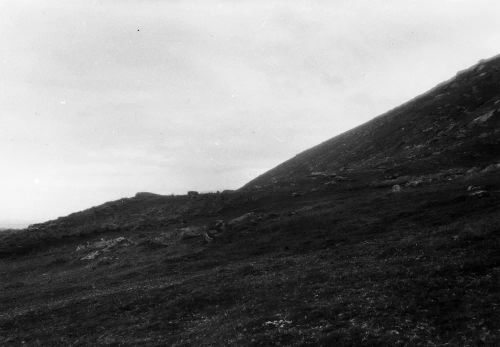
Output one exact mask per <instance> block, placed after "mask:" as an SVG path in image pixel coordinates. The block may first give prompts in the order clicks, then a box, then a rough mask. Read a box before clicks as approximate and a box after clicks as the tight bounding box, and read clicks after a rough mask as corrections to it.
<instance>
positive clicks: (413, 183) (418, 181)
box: [406, 178, 424, 187]
mask: <svg viewBox="0 0 500 347" xmlns="http://www.w3.org/2000/svg"><path fill="white" fill-rule="evenodd" d="M423 183H424V180H423V179H421V178H417V179H415V180H412V181H409V182H408V183H406V186H407V187H418V186H419V185H421V184H423Z"/></svg>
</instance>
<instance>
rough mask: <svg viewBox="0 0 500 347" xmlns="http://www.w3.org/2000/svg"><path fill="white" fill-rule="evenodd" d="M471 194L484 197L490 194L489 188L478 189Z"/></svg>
mask: <svg viewBox="0 0 500 347" xmlns="http://www.w3.org/2000/svg"><path fill="white" fill-rule="evenodd" d="M469 195H470V196H474V197H476V198H483V197H485V196H488V195H490V193H489V192H488V191H487V190H476V191H473V192H472V193H470V194H469Z"/></svg>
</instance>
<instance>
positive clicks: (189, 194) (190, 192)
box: [187, 190, 200, 197]
mask: <svg viewBox="0 0 500 347" xmlns="http://www.w3.org/2000/svg"><path fill="white" fill-rule="evenodd" d="M187 195H188V196H190V197H194V196H198V195H200V193H198V192H197V191H195V190H190V191H189V192H188V193H187Z"/></svg>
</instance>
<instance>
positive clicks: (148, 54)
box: [0, 0, 500, 227]
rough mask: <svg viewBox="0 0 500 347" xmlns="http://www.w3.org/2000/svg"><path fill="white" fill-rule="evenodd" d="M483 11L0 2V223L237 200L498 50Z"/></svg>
mask: <svg viewBox="0 0 500 347" xmlns="http://www.w3.org/2000/svg"><path fill="white" fill-rule="evenodd" d="M499 15H500V4H498V2H495V1H481V0H479V1H459V0H442V1H430V0H424V1H409V0H408V1H404V0H403V1H402V0H398V1H388V0H383V1H377V0H371V1H352V0H349V1H347V0H346V1H340V0H338V1H273V0H266V1H259V0H257V1H229V0H226V1H210V0H203V1H182V0H179V1H156V0H102V1H96V0H87V1H83V0H82V1H71V0H69V1H56V0H45V1H44V0H33V1H22V0H6V1H2V2H0V28H1V32H2V35H0V59H1V64H0V78H1V79H0V80H1V83H0V107H1V115H0V156H1V158H2V162H3V165H2V169H1V171H0V178H1V181H0V182H2V185H1V188H2V193H1V194H0V211H1V212H0V227H2V226H5V225H6V224H12V223H16V224H17V223H22V224H28V223H34V222H42V221H45V220H48V219H53V218H56V217H58V216H63V215H67V214H69V213H72V212H76V211H79V210H82V209H86V208H89V207H91V206H94V205H99V204H102V203H104V202H106V201H109V200H114V199H118V198H121V197H130V196H133V195H134V194H135V193H136V192H138V191H150V192H155V193H159V194H171V193H175V194H182V193H185V192H186V191H187V190H199V191H216V190H223V189H236V188H239V187H241V186H242V185H244V184H245V183H246V182H248V181H249V180H251V179H252V178H254V177H256V176H257V175H259V174H262V173H264V172H265V171H267V170H269V169H271V168H272V167H274V166H275V165H277V164H279V163H281V162H283V161H284V160H287V159H288V158H290V157H293V156H294V155H296V154H297V153H299V152H301V151H303V150H305V149H307V148H309V147H311V146H314V145H316V144H318V143H320V142H322V141H325V140H327V139H329V138H331V137H333V136H335V135H338V134H339V133H342V132H343V131H346V130H348V129H350V128H352V127H354V126H357V125H359V124H361V123H364V122H366V121H368V120H370V119H372V118H374V117H375V116H377V115H380V114H381V113H384V112H385V111H388V110H389V109H391V108H393V107H396V106H398V105H399V104H401V103H403V102H405V101H408V100H409V99H411V98H413V97H415V96H417V95H418V94H421V93H423V92H425V91H427V90H428V89H430V88H432V87H434V86H435V85H436V84H438V83H440V82H442V81H444V80H446V79H449V78H451V77H452V76H453V75H454V74H455V73H456V72H457V71H458V70H462V69H465V68H467V67H469V66H471V65H473V64H475V63H476V62H477V61H478V60H480V59H484V58H489V57H491V56H494V55H496V54H498V53H500V46H499V43H500V22H499V21H498V17H499Z"/></svg>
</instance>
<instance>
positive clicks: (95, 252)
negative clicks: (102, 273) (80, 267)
mask: <svg viewBox="0 0 500 347" xmlns="http://www.w3.org/2000/svg"><path fill="white" fill-rule="evenodd" d="M100 253H101V252H99V251H94V252H91V253H89V254H87V255H86V256H85V257H83V258H81V259H80V260H94V259H95V258H96V257H97V256H98V255H99V254H100Z"/></svg>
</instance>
